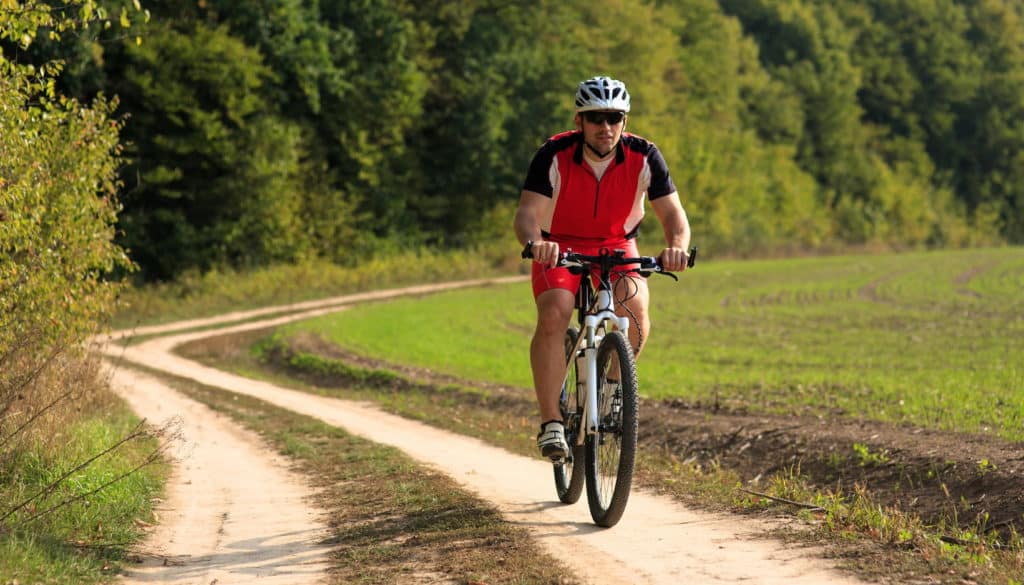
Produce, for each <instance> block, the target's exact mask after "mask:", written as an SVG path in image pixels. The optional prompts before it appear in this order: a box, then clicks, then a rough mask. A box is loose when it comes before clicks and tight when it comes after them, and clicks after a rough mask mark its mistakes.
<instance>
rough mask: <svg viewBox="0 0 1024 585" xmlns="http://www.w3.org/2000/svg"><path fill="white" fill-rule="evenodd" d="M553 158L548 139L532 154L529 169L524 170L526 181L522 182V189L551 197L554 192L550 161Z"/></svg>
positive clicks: (553, 153)
mask: <svg viewBox="0 0 1024 585" xmlns="http://www.w3.org/2000/svg"><path fill="white" fill-rule="evenodd" d="M554 158H555V148H554V145H553V144H552V143H551V141H550V140H548V141H547V142H545V143H544V145H543V146H541V147H540V149H539V150H538V151H537V153H536V154H534V155H533V160H532V161H531V162H530V170H528V171H527V172H526V181H524V182H523V190H524V191H533V192H534V193H540V194H541V195H547V196H548V197H551V195H552V194H553V193H554V187H553V186H552V185H551V163H552V161H554Z"/></svg>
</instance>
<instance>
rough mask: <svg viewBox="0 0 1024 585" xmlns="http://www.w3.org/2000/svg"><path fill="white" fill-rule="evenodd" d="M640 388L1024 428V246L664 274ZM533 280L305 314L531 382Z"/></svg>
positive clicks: (384, 354)
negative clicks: (320, 314) (674, 276)
mask: <svg viewBox="0 0 1024 585" xmlns="http://www.w3.org/2000/svg"><path fill="white" fill-rule="evenodd" d="M651 289H652V298H653V301H652V309H651V310H652V318H653V320H654V329H653V331H652V336H651V340H650V343H649V345H648V346H647V349H646V350H645V352H644V355H643V356H642V359H641V363H640V377H641V393H642V394H643V395H645V396H648V397H654V398H666V397H674V398H680V399H683V400H688V401H694V402H697V401H699V402H702V403H709V402H716V403H719V404H721V405H723V406H728V407H742V408H748V409H752V410H759V411H766V412H783V413H785V412H794V411H799V412H807V413H812V414H813V413H815V412H820V413H822V414H829V415H835V414H839V415H843V416H848V417H865V418H870V419H876V420H884V421H894V422H907V423H912V424H916V425H922V426H928V427H934V428H940V429H957V430H965V431H981V432H986V431H991V432H995V433H998V434H999V435H1001V436H1003V437H1005V438H1009V439H1014V440H1020V439H1024V424H1022V423H1024V365H1022V364H1024V249H1021V248H1002V249H993V250H968V251H948V252H926V253H914V254H902V255H885V256H844V257H830V258H812V259H794V260H771V261H748V262H733V261H730V262H704V263H702V264H700V265H699V266H698V268H697V269H696V270H694V271H693V272H691V273H688V274H685V275H684V276H683V277H682V279H681V281H680V282H679V283H674V282H672V281H670V280H668V279H664V278H652V279H651ZM533 322H534V308H533V304H532V300H531V295H530V291H529V284H528V283H525V282H524V283H522V284H515V285H507V286H499V287H489V288H483V289H478V290H462V291H456V292H450V293H444V294H438V295H435V296H431V297H428V298H422V299H402V300H396V301H393V302H389V303H386V304H377V305H371V306H365V307H363V308H361V309H360V310H359V311H349V312H345V313H340V314H337V315H333V316H328V317H323V318H319V319H315V320H312V321H307V322H303V323H301V324H297V325H294V326H293V327H292V330H295V329H300V328H301V329H308V330H312V331H315V332H317V333H319V334H321V335H322V336H324V337H325V338H328V339H331V340H333V341H334V342H335V343H338V344H340V345H343V346H345V347H347V348H350V349H352V350H354V351H356V352H358V353H361V354H365V355H369V356H374V357H379V358H383V359H386V360H389V361H394V362H399V363H406V364H413V365H417V366H422V367H428V368H431V369H434V370H437V371H441V372H445V373H450V374H454V375H457V376H461V377H465V378H470V379H478V380H487V381H492V382H501V383H506V384H513V385H518V386H523V387H529V386H530V384H531V378H530V369H529V362H528V357H527V347H528V343H529V338H530V335H531V332H532V328H533Z"/></svg>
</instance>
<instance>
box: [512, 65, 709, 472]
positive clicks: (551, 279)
mask: <svg viewBox="0 0 1024 585" xmlns="http://www.w3.org/2000/svg"><path fill="white" fill-rule="evenodd" d="M628 112H629V92H628V91H626V86H625V84H623V83H622V82H621V81H618V80H616V79H611V78H608V77H594V78H592V79H588V80H586V81H583V82H582V83H580V84H579V87H578V88H577V91H576V116H575V124H576V129H575V130H574V131H568V132H563V133H561V134H557V135H555V136H552V137H551V138H549V139H548V140H547V141H546V142H545V143H544V145H543V146H541V148H540V149H539V150H538V151H537V153H536V154H535V155H534V157H533V161H532V162H531V163H530V168H529V171H528V173H527V176H526V181H525V182H524V184H523V191H522V195H521V196H520V200H519V208H518V209H517V211H516V216H515V223H514V227H515V231H516V236H517V237H518V238H519V241H520V243H522V244H523V245H524V251H526V250H529V251H530V252H532V254H533V258H534V263H533V267H532V270H533V294H534V298H535V300H536V303H537V328H536V330H535V331H534V335H533V341H532V342H531V344H530V364H531V366H532V368H533V381H534V388H535V390H536V393H537V403H538V405H539V406H540V419H541V432H540V434H538V435H537V446H538V447H539V448H540V451H541V453H542V454H543V455H544V456H545V457H548V458H550V459H552V460H554V461H558V460H561V459H564V458H565V457H567V456H568V454H569V446H568V444H567V443H566V440H565V427H564V425H563V421H562V414H561V412H560V410H559V408H558V401H559V395H560V393H561V387H562V381H563V376H564V373H565V348H564V338H565V330H566V328H567V327H568V325H569V320H570V319H571V318H572V312H573V305H574V301H575V294H576V290H577V288H578V287H579V282H580V278H581V276H579V275H573V274H571V273H570V272H569V270H568V269H566V268H558V267H555V264H556V263H557V261H558V255H559V253H560V252H562V251H565V250H566V249H570V248H571V249H572V251H574V252H577V253H580V254H588V255H592V254H597V253H598V252H599V251H600V250H601V249H608V250H614V249H622V250H626V256H627V257H636V256H638V255H639V253H638V250H637V246H636V240H635V237H636V233H637V229H638V227H639V225H640V220H641V219H643V216H644V197H645V196H646V198H647V200H648V201H650V202H651V208H652V209H653V210H654V213H655V215H656V216H657V217H658V220H659V221H660V222H661V225H662V228H663V230H664V233H665V249H664V250H662V252H661V254H660V258H661V263H662V265H663V266H664V268H665V269H666V270H669V271H681V270H685V269H686V262H687V260H688V257H689V256H688V253H687V249H688V248H689V244H690V225H689V221H688V220H687V218H686V212H685V211H684V210H683V207H682V205H681V204H680V202H679V194H678V193H677V192H676V188H675V185H673V183H672V179H671V177H670V176H669V172H668V167H667V165H666V163H665V159H664V158H662V156H661V153H660V152H659V151H658V149H657V147H655V145H654V144H653V143H651V142H649V141H647V140H645V139H644V138H641V137H639V136H635V135H632V134H629V133H626V132H624V130H625V128H626V122H627V116H626V114H627V113H628ZM627 271H628V268H627ZM627 280H633V281H635V282H636V287H633V286H629V287H626V286H619V284H620V283H622V284H625V282H626V280H621V279H616V286H615V291H616V300H617V303H618V305H619V311H620V312H622V313H623V314H632V316H634V317H635V320H636V322H634V323H633V324H632V326H631V327H630V330H629V334H630V341H631V342H632V345H633V349H634V351H635V352H636V353H637V354H639V352H640V350H641V349H642V347H641V345H642V341H643V340H646V339H647V334H648V332H649V331H650V321H649V319H648V313H647V306H648V301H649V296H648V290H647V283H646V281H645V280H644V279H642V278H636V279H627ZM627 288H628V290H626V289H627ZM634 293H635V294H634Z"/></svg>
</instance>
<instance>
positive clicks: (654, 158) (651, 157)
mask: <svg viewBox="0 0 1024 585" xmlns="http://www.w3.org/2000/svg"><path fill="white" fill-rule="evenodd" d="M647 164H648V165H649V166H650V167H651V185H650V187H648V188H647V200H648V201H653V200H655V199H657V198H659V197H664V196H665V195H670V194H672V193H674V192H675V190H676V186H675V184H674V183H673V182H672V177H671V176H670V175H669V174H668V164H666V163H665V157H663V156H661V151H660V150H658V147H656V146H653V145H652V146H651V151H650V152H649V153H648V154H647Z"/></svg>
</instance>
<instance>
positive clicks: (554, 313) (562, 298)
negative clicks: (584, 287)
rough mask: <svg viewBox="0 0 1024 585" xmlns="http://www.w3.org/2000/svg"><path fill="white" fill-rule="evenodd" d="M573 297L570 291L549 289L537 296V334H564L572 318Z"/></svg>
mask: <svg viewBox="0 0 1024 585" xmlns="http://www.w3.org/2000/svg"><path fill="white" fill-rule="evenodd" d="M572 310H573V297H572V294H571V293H569V292H568V291H547V292H545V293H544V294H542V295H541V296H540V297H538V298H537V334H539V335H562V334H564V333H565V328H566V327H567V326H568V325H569V320H570V319H571V318H572Z"/></svg>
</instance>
